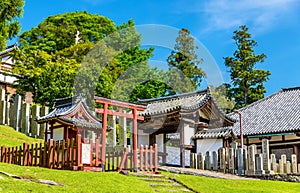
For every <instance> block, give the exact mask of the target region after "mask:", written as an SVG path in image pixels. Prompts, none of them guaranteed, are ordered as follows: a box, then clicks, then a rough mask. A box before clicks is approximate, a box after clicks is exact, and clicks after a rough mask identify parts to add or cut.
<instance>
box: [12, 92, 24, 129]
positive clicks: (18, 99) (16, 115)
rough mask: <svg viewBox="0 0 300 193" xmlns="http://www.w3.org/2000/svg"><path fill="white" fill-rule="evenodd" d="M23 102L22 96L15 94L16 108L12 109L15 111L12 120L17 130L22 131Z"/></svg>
mask: <svg viewBox="0 0 300 193" xmlns="http://www.w3.org/2000/svg"><path fill="white" fill-rule="evenodd" d="M21 104H22V97H21V96H20V95H18V94H17V95H15V96H14V109H12V110H13V112H14V113H13V114H14V117H12V122H13V125H14V128H15V129H16V131H20V117H21Z"/></svg>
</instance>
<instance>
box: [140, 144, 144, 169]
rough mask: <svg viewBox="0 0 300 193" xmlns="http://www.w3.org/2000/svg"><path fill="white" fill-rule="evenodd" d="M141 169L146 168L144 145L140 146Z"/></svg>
mask: <svg viewBox="0 0 300 193" xmlns="http://www.w3.org/2000/svg"><path fill="white" fill-rule="evenodd" d="M140 166H141V167H140V169H141V170H142V171H143V170H144V146H143V145H141V147H140Z"/></svg>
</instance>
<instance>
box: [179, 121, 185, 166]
mask: <svg viewBox="0 0 300 193" xmlns="http://www.w3.org/2000/svg"><path fill="white" fill-rule="evenodd" d="M179 127H180V129H179V130H180V165H181V167H183V168H184V167H185V148H184V124H183V123H181V124H180V126H179Z"/></svg>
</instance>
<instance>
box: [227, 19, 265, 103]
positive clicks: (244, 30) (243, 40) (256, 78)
mask: <svg viewBox="0 0 300 193" xmlns="http://www.w3.org/2000/svg"><path fill="white" fill-rule="evenodd" d="M233 39H234V40H235V43H236V45H237V50H236V51H235V52H234V54H233V57H226V58H225V65H226V66H227V67H228V68H229V70H230V71H229V72H230V77H231V87H230V88H229V89H228V92H229V93H228V94H229V95H230V96H231V97H233V98H234V101H235V108H237V109H238V108H241V107H244V106H246V105H249V104H251V103H253V102H255V101H257V100H259V99H262V98H263V97H264V94H265V92H266V89H265V86H264V83H265V82H266V81H267V80H268V79H269V76H270V74H271V73H270V71H268V70H259V69H256V64H257V63H262V62H264V59H265V58H266V55H265V54H264V53H262V54H258V55H257V54H255V52H254V49H253V47H255V46H257V42H256V41H255V40H253V39H251V34H250V33H249V32H248V27H246V26H244V25H243V26H240V29H239V30H236V31H234V36H233Z"/></svg>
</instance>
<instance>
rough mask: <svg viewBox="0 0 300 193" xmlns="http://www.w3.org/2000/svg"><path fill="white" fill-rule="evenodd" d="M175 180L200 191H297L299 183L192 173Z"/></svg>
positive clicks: (284, 192)
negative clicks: (222, 177) (204, 175)
mask: <svg viewBox="0 0 300 193" xmlns="http://www.w3.org/2000/svg"><path fill="white" fill-rule="evenodd" d="M176 180H178V181H180V182H181V183H183V184H185V185H186V186H188V187H190V188H192V189H193V190H195V191H197V192H201V193H206V192H222V193H226V192H230V193H233V192H243V193H246V192H249V193H250V192H251V193H255V192H272V193H279V192H280V193H286V192H289V193H293V192H295V193H298V192H299V191H300V183H292V182H280V181H267V180H229V179H216V178H207V177H201V176H192V175H178V176H177V177H176Z"/></svg>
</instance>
